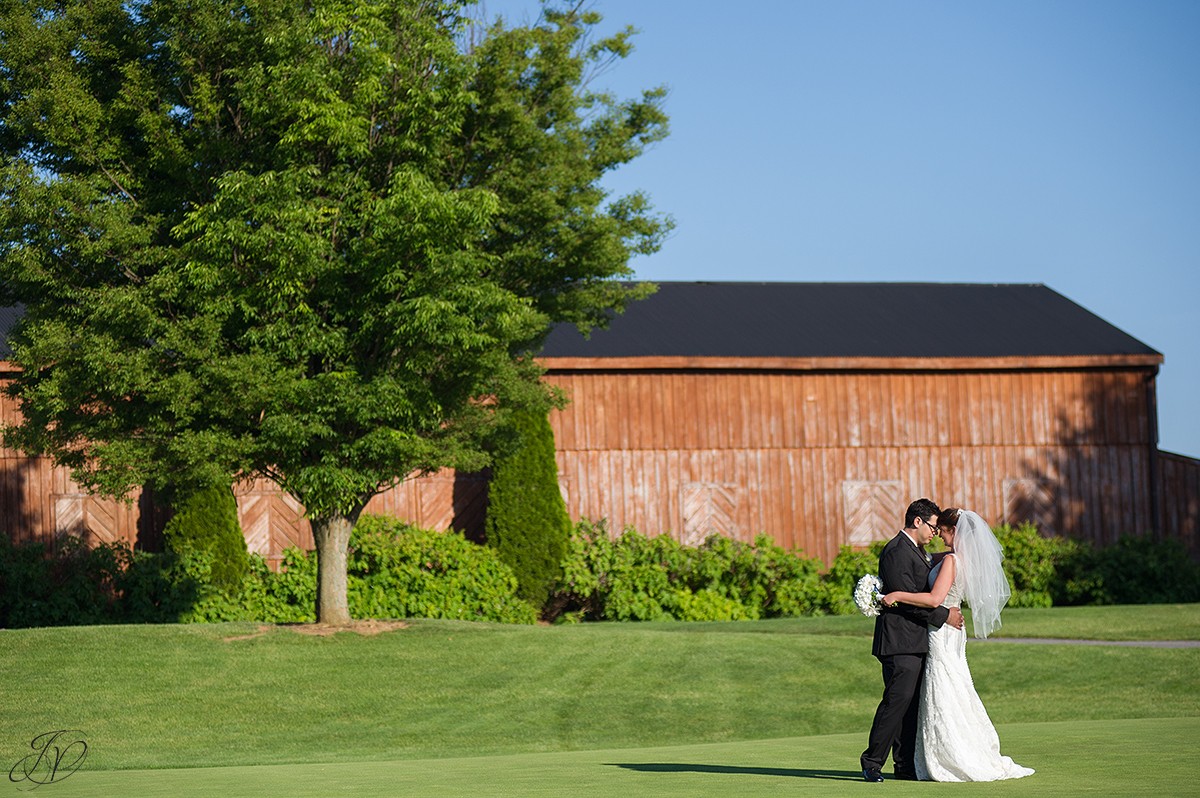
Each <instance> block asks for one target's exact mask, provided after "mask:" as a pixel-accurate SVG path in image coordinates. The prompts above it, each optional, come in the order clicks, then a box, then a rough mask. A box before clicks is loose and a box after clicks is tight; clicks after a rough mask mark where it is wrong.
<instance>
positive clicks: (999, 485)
mask: <svg viewBox="0 0 1200 798" xmlns="http://www.w3.org/2000/svg"><path fill="white" fill-rule="evenodd" d="M548 379H549V380H550V381H551V382H553V383H554V384H556V385H558V386H559V387H561V388H562V389H563V390H564V391H565V392H566V393H567V395H568V396H569V397H570V398H571V404H570V405H569V406H568V407H567V408H566V409H565V410H563V411H559V412H556V413H554V414H552V416H551V423H552V425H553V426H554V429H555V435H556V441H557V446H558V465H559V470H560V476H561V479H562V481H563V483H564V484H566V485H569V486H570V490H569V491H568V509H569V511H570V512H571V514H572V515H573V516H575V517H588V518H593V519H598V518H605V519H607V520H608V522H609V524H610V526H611V527H612V528H613V529H614V530H620V529H621V528H623V527H625V526H633V527H636V528H638V529H639V530H641V531H643V532H647V533H651V534H657V533H667V534H671V535H674V536H675V537H678V538H680V539H682V540H695V539H698V538H702V537H703V535H704V533H705V531H706V530H705V529H704V528H701V527H702V525H703V524H705V523H707V524H708V525H709V527H710V528H711V530H712V531H720V530H724V531H729V532H731V533H733V534H735V535H736V536H738V537H740V538H742V539H746V540H750V539H752V538H753V537H754V536H755V535H757V534H760V533H765V534H768V535H770V536H771V537H773V538H774V539H775V540H776V541H778V542H779V543H780V544H782V545H785V546H787V547H789V548H797V549H802V550H804V551H805V552H806V553H808V554H810V555H813V556H818V557H821V558H822V559H825V560H828V559H830V558H832V557H833V556H835V555H836V553H837V549H838V547H839V546H840V545H842V544H845V543H848V542H854V543H857V544H861V543H863V542H864V541H867V540H871V539H876V538H878V537H881V536H884V535H887V534H889V533H891V532H892V531H894V529H895V528H896V527H897V526H898V520H899V516H900V514H901V513H902V512H903V507H904V505H906V504H907V502H908V501H909V500H910V499H911V498H915V497H917V496H922V495H927V496H931V497H933V498H935V499H937V500H938V501H939V502H941V503H943V504H958V505H965V506H969V507H973V508H975V509H976V510H978V511H979V512H981V513H982V514H983V515H984V517H985V518H988V519H989V520H990V521H992V522H994V523H999V522H1003V521H1008V522H1012V523H1019V522H1021V521H1024V520H1031V521H1034V522H1036V523H1038V524H1040V525H1041V526H1042V527H1044V528H1046V529H1050V530H1054V531H1057V532H1061V533H1064V534H1069V535H1073V536H1078V537H1082V538H1088V539H1092V540H1095V541H1096V542H1111V541H1112V540H1115V538H1116V537H1117V536H1118V535H1120V534H1123V533H1127V532H1138V531H1142V530H1144V529H1145V528H1146V525H1147V518H1148V515H1147V512H1146V508H1147V507H1148V506H1149V502H1150V501H1151V496H1152V491H1151V476H1152V468H1151V464H1150V460H1151V458H1152V457H1153V456H1154V452H1155V448H1154V447H1155V444H1154V442H1153V441H1152V440H1151V438H1152V434H1153V433H1152V430H1153V428H1154V427H1153V424H1152V419H1151V413H1152V409H1151V408H1152V404H1151V402H1150V398H1151V394H1150V393H1149V392H1148V391H1147V380H1148V376H1147V372H1146V371H1145V370H1141V369H1130V370H1114V369H1107V370H1106V369H1085V370H1078V371H1058V372H1046V371H1036V370H1010V371H993V370H978V371H963V372H951V371H911V372H866V371H862V372H824V373H821V372H803V371H798V372H779V371H743V372H739V371H735V370H729V369H726V370H714V371H704V370H699V369H696V370H691V371H678V372H655V371H649V372H646V373H642V374H638V375H637V378H636V379H635V378H633V376H632V374H631V373H630V372H629V371H624V370H621V371H618V370H611V371H608V370H604V369H599V368H597V369H594V370H586V369H582V370H578V371H568V370H562V371H552V372H551V373H550V375H549V377H548ZM618 397H619V399H618ZM631 442H634V443H631ZM1176 483H1180V484H1182V483H1181V482H1180V481H1179V480H1176ZM1172 484H1175V483H1172ZM864 491H865V492H864ZM1163 493H1164V494H1169V493H1170V491H1169V490H1164V491H1163ZM1171 495H1173V494H1171ZM855 496H871V497H875V498H872V499H871V501H872V502H873V503H875V504H878V503H879V501H880V499H879V498H878V497H880V496H893V497H895V500H896V504H897V506H895V507H893V508H891V517H890V518H887V520H886V521H885V520H884V519H885V518H886V514H885V513H883V512H882V511H880V510H873V511H872V512H869V513H866V514H865V515H864V514H863V513H862V512H861V510H860V508H858V507H855V506H853V499H852V498H850V497H855ZM705 497H707V499H706V498H705ZM714 497H719V500H718V498H714ZM704 500H707V502H708V503H707V504H704ZM696 506H703V507H708V508H709V510H708V511H706V512H701V511H699V510H697V509H696ZM866 518H870V519H871V521H870V522H868V521H866V520H864V519H866ZM868 526H869V527H870V528H867V527H868Z"/></svg>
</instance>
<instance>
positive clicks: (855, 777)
mask: <svg viewBox="0 0 1200 798" xmlns="http://www.w3.org/2000/svg"><path fill="white" fill-rule="evenodd" d="M607 764H608V765H609V766H610V767H618V768H624V769H625V770H636V771H638V772H639V773H726V774H732V775H739V776H789V777H791V778H797V779H834V780H837V781H859V780H861V779H862V773H861V772H859V771H853V770H805V769H801V768H752V767H738V766H734V765H693V764H687V763H684V762H636V763H624V762H609V763H607Z"/></svg>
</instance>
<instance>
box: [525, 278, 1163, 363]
mask: <svg viewBox="0 0 1200 798" xmlns="http://www.w3.org/2000/svg"><path fill="white" fill-rule="evenodd" d="M658 285H659V288H658V292H657V293H655V294H654V295H653V296H651V297H649V298H648V299H645V300H643V301H640V302H634V303H632V304H630V305H629V307H628V308H627V309H626V311H625V313H624V314H623V315H620V316H617V317H615V318H614V319H613V321H612V324H611V326H610V327H609V328H608V329H604V330H595V331H593V332H592V334H591V337H590V338H587V339H585V338H584V337H583V336H582V335H580V334H579V332H578V331H577V330H576V329H575V327H574V326H573V325H566V324H560V325H558V326H556V327H555V328H554V329H553V330H552V331H551V333H550V335H549V336H548V337H547V339H546V343H545V346H544V347H543V350H542V356H543V357H568V358H580V357H582V358H630V357H747V358H749V357H763V358H771V357H775V358H816V357H820V358H830V357H842V358H857V357H896V358H943V357H972V358H977V357H1039V356H1051V357H1053V356H1080V355H1084V356H1088V355H1091V356H1105V355H1108V356H1111V355H1149V356H1155V355H1159V353H1158V352H1156V351H1155V350H1153V349H1151V348H1150V347H1149V346H1147V345H1146V344H1144V343H1142V342H1141V341H1139V340H1137V339H1136V338H1134V337H1132V336H1130V335H1128V334H1127V333H1125V332H1122V331H1121V330H1119V329H1118V328H1116V327H1114V326H1113V325H1111V324H1109V323H1108V322H1106V321H1105V320H1104V319H1102V318H1100V317H1099V316H1097V315H1095V314H1094V313H1092V312H1090V311H1088V310H1086V309H1084V308H1082V307H1080V306H1079V305H1077V304H1075V303H1074V302H1072V301H1071V300H1069V299H1067V298H1066V297H1064V296H1063V295H1062V294H1059V293H1057V292H1056V291H1054V290H1052V289H1050V288H1047V287H1046V286H1044V285H1040V284H1033V285H1029V284H1026V285H1007V284H1001V285H982V284H946V283H739V282H728V283H726V282H704V283H701V282H697V283H682V282H666V283H659V284H658ZM914 310H915V311H917V312H918V314H919V315H917V316H915V317H914V316H913V315H912V312H913V311H914ZM1160 357H1161V356H1160Z"/></svg>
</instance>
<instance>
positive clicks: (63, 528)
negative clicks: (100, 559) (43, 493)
mask: <svg viewBox="0 0 1200 798" xmlns="http://www.w3.org/2000/svg"><path fill="white" fill-rule="evenodd" d="M50 498H51V501H52V502H53V505H54V536H55V538H56V539H62V538H63V537H66V536H68V535H69V536H72V537H77V538H82V539H83V540H85V541H86V542H87V543H89V544H92V545H94V544H97V543H114V542H116V541H118V540H123V539H124V535H122V534H121V527H122V520H123V519H122V514H121V505H120V503H119V502H116V501H100V500H97V499H96V498H95V497H93V496H90V495H88V494H86V493H54V494H51V497H50Z"/></svg>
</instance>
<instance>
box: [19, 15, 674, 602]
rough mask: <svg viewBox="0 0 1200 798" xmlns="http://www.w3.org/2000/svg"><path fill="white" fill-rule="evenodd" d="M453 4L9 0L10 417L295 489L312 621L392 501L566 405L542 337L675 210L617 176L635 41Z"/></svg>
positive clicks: (608, 288) (178, 471)
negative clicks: (619, 186)
mask: <svg viewBox="0 0 1200 798" xmlns="http://www.w3.org/2000/svg"><path fill="white" fill-rule="evenodd" d="M470 11H471V8H470V7H469V6H468V5H467V4H464V3H462V2H456V1H455V0H314V2H311V3H296V2H294V0H244V1H239V0H141V1H140V2H139V1H138V0H0V102H2V111H0V114H2V116H0V148H2V150H3V164H2V166H0V301H4V302H6V303H9V304H12V303H20V304H22V305H24V308H25V315H24V319H23V321H22V322H21V324H20V326H19V327H18V328H17V330H16V331H15V332H14V334H13V335H12V337H11V340H10V342H9V343H10V344H11V346H12V348H13V350H14V353H15V354H14V357H13V359H14V360H15V361H16V362H17V363H18V364H19V365H20V367H21V369H22V371H21V373H20V375H19V377H18V378H17V380H16V381H15V383H14V384H13V386H12V389H11V390H12V393H13V394H14V395H15V396H17V397H18V398H19V400H20V403H21V410H22V414H23V421H22V422H21V423H20V424H19V425H18V426H15V427H12V428H9V429H7V430H6V431H5V438H6V440H7V441H8V443H9V445H16V446H19V447H21V448H23V449H25V450H27V451H31V452H39V453H47V454H49V455H51V456H53V457H54V458H55V459H56V461H58V462H59V463H62V464H65V465H67V466H69V467H70V468H71V469H72V470H73V473H74V475H75V477H76V479H78V480H79V481H80V482H81V483H83V484H85V485H86V486H88V487H89V488H90V489H93V490H96V491H100V492H103V493H106V494H110V495H116V496H122V495H129V494H130V492H131V491H133V490H135V489H136V488H138V487H140V486H143V485H151V486H159V485H163V484H166V483H175V484H176V485H184V486H185V489H186V486H201V485H209V484H214V483H218V482H220V481H221V480H228V479H230V478H239V477H247V476H253V475H263V476H266V477H269V478H270V479H272V480H274V481H275V482H276V483H278V484H279V485H280V487H281V488H283V489H284V490H286V491H288V492H290V493H291V494H292V495H294V496H295V497H296V498H297V499H298V500H299V501H301V502H302V503H303V504H304V505H305V507H306V508H307V510H308V513H309V517H310V519H311V522H312V526H313V532H314V537H315V539H316V544H317V554H318V558H319V560H318V561H319V590H318V593H319V596H318V607H317V609H318V619H319V620H320V621H322V622H327V623H345V622H347V621H348V620H349V614H348V609H347V605H346V550H347V545H348V541H349V536H350V532H351V529H352V528H353V525H354V523H355V521H356V519H357V517H358V515H359V513H360V512H361V511H362V509H363V507H364V506H365V505H366V503H367V502H368V501H369V500H370V498H371V497H372V496H374V495H375V494H376V493H378V492H380V491H382V490H386V489H388V488H389V487H391V486H392V485H394V484H396V483H397V482H398V481H400V480H403V479H405V478H407V477H409V476H412V475H415V474H421V473H427V472H430V471H433V470H435V469H439V468H443V467H457V468H466V469H475V468H479V467H481V466H482V465H484V464H485V461H486V454H485V452H486V446H485V445H484V441H485V439H486V436H487V435H488V433H489V431H490V430H491V429H493V428H494V426H495V425H496V424H497V423H498V422H501V421H503V418H504V416H505V414H507V413H511V412H514V411H517V410H521V409H533V410H542V411H544V410H545V409H546V408H547V407H548V406H549V405H550V404H552V403H553V402H555V401H556V397H555V396H554V394H553V392H552V391H550V390H549V389H548V388H547V387H546V386H545V385H544V384H543V383H542V382H541V381H540V379H539V377H540V371H539V369H538V367H537V365H536V363H535V362H534V361H533V360H532V358H531V357H529V355H528V353H529V352H531V351H535V348H536V345H537V342H538V341H539V339H540V337H541V336H543V335H544V333H545V331H546V330H547V328H548V325H549V324H550V323H552V322H555V321H572V322H575V323H577V324H579V325H581V326H582V327H587V326H590V325H594V324H597V323H601V322H602V321H603V320H604V319H605V318H606V317H607V316H608V315H610V314H611V313H612V312H614V311H616V312H619V311H620V309H621V308H622V307H623V305H624V304H625V303H626V302H628V301H630V300H631V299H632V298H635V297H637V296H639V295H640V293H641V292H642V291H644V289H642V288H638V287H636V286H634V287H631V286H630V285H629V284H627V283H626V282H623V281H622V280H621V278H628V277H629V276H630V275H631V270H630V268H629V265H628V263H629V259H630V257H631V256H632V255H633V254H634V253H647V252H652V251H654V250H655V249H656V248H657V247H658V245H659V243H660V241H661V238H662V236H663V235H664V234H665V232H666V231H667V229H668V228H669V220H666V219H664V218H662V217H659V216H658V215H656V214H655V213H654V212H653V210H652V209H651V208H650V206H649V205H648V203H647V201H646V199H645V198H644V197H642V196H640V195H636V194H635V195H632V196H627V197H617V198H612V197H607V196H606V194H605V191H604V189H603V188H602V186H601V183H600V181H601V178H602V177H603V175H604V174H605V173H606V172H608V171H609V170H611V169H613V168H616V167H618V166H620V165H621V164H623V163H626V162H628V161H629V160H631V159H632V158H635V157H636V156H637V155H638V154H639V153H640V152H642V151H643V149H644V148H645V147H646V146H647V145H648V144H649V143H651V142H653V141H655V140H657V139H659V138H661V137H662V136H663V135H665V133H666V117H665V115H664V113H663V111H662V108H661V104H662V98H663V95H662V92H661V90H653V91H648V92H646V93H644V94H643V96H641V97H640V98H637V99H634V100H629V101H619V100H618V99H616V98H614V97H612V96H609V95H607V94H604V93H598V92H594V91H592V90H591V89H589V86H588V78H587V76H588V74H589V73H590V71H591V70H593V69H594V68H595V67H597V66H598V65H602V64H604V63H605V62H607V61H609V60H611V59H614V58H620V57H623V56H624V55H625V54H626V53H627V52H628V51H629V36H630V31H628V30H626V31H624V32H622V33H620V34H617V35H615V36H611V37H606V38H603V37H595V36H594V30H595V24H596V23H597V22H598V21H599V18H598V17H597V16H596V15H595V14H593V13H590V12H584V11H581V10H580V8H579V6H568V7H564V8H557V7H553V6H546V7H545V9H544V10H543V13H542V16H541V17H540V18H539V19H538V21H536V22H534V23H532V24H529V25H526V26H523V27H515V28H509V27H507V26H505V25H504V24H502V23H496V24H494V25H491V26H490V27H486V28H484V27H482V26H479V25H471V24H470V22H469V20H468V19H467V18H466V15H467V14H468V13H469V12H470Z"/></svg>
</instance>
